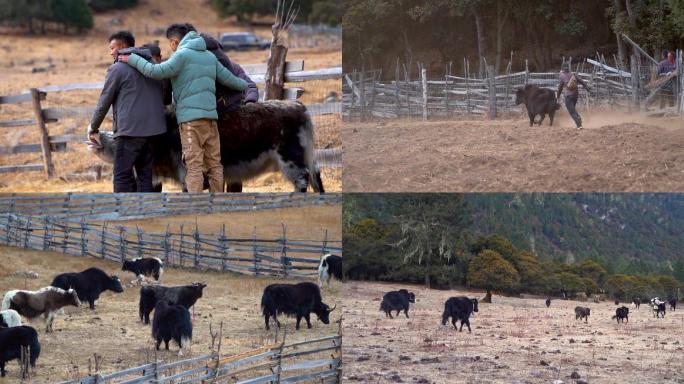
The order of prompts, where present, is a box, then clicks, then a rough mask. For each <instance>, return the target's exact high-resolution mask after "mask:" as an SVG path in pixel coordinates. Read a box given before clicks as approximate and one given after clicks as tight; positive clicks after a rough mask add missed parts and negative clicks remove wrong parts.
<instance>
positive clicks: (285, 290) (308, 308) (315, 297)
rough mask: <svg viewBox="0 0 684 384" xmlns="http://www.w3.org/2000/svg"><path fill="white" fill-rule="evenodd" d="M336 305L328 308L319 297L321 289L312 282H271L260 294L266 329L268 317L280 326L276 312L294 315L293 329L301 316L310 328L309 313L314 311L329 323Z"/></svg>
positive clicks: (325, 322) (324, 322)
mask: <svg viewBox="0 0 684 384" xmlns="http://www.w3.org/2000/svg"><path fill="white" fill-rule="evenodd" d="M336 307H337V306H334V307H332V308H330V307H329V306H328V305H327V304H325V303H324V302H323V300H322V299H321V290H320V288H318V286H317V285H316V284H314V283H309V282H305V283H299V284H271V285H269V286H267V287H266V288H265V289H264V293H263V295H262V296H261V310H262V313H263V315H264V322H265V323H266V329H267V330H268V329H270V327H269V324H268V323H269V318H270V317H273V319H274V320H275V321H276V324H277V325H278V328H280V321H278V314H281V313H284V314H285V315H288V316H295V317H296V318H297V324H296V325H295V329H297V330H298V329H299V323H300V322H301V320H302V318H304V319H305V320H306V326H307V328H311V320H310V314H311V312H313V313H315V314H316V316H318V320H320V321H321V322H323V324H330V312H332V311H334V310H335V308H336Z"/></svg>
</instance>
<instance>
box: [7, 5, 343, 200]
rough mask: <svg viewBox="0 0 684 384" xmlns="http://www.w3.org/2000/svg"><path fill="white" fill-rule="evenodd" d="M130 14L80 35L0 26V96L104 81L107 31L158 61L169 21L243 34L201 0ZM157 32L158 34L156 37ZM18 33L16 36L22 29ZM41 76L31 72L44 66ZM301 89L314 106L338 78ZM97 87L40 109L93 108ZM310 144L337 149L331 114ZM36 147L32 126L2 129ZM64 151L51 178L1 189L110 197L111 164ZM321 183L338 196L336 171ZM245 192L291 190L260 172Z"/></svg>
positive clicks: (58, 130)
mask: <svg viewBox="0 0 684 384" xmlns="http://www.w3.org/2000/svg"><path fill="white" fill-rule="evenodd" d="M139 3H140V5H139V6H137V7H135V8H133V9H129V10H122V11H113V12H106V13H101V14H96V15H95V16H94V23H95V28H94V29H93V30H91V31H88V32H86V33H84V34H83V35H78V36H77V35H70V36H56V35H50V34H48V35H47V36H40V35H39V36H27V35H24V34H20V33H19V32H18V31H15V30H7V29H0V36H3V37H4V39H3V41H2V42H1V43H0V52H2V55H1V56H0V70H1V71H2V74H3V76H2V81H0V95H14V94H18V93H21V92H23V91H25V90H27V89H29V88H32V87H42V86H47V85H57V84H67V83H80V82H99V81H103V80H104V76H105V73H106V71H107V67H108V66H109V65H110V64H111V60H112V59H111V57H110V56H109V44H108V42H107V41H106V40H107V37H108V36H109V34H110V33H112V32H114V31H117V30H120V29H129V30H131V31H132V32H133V33H134V35H135V37H136V43H138V45H141V44H144V43H147V42H153V41H155V40H158V41H159V43H160V47H161V49H162V56H163V57H164V58H167V57H169V56H170V54H171V51H170V49H169V46H168V43H167V40H166V37H165V35H164V34H163V33H164V31H165V29H166V27H167V26H168V25H169V24H171V23H173V22H186V21H187V22H190V23H193V24H194V25H195V27H196V28H197V29H198V30H199V31H201V32H208V33H211V34H214V35H216V34H218V33H220V32H230V31H242V30H245V29H246V27H245V26H242V25H240V24H238V23H237V22H236V21H235V19H234V18H228V19H220V18H219V17H218V16H217V15H216V13H215V12H214V11H213V10H211V9H210V8H209V5H208V4H207V1H205V0H164V1H162V0H147V1H145V0H143V1H140V2H139ZM156 30H160V31H161V34H159V31H156ZM22 32H23V31H22ZM254 33H256V34H257V35H259V36H261V37H264V38H269V39H270V36H271V32H270V28H269V27H257V28H255V29H254ZM229 55H230V57H231V59H232V60H234V61H235V62H237V63H239V64H243V65H245V64H259V63H265V62H266V61H267V60H268V51H250V52H229ZM288 60H304V62H305V63H304V69H305V70H311V69H317V68H327V67H332V66H337V65H340V63H341V62H342V53H341V47H340V46H330V47H313V48H293V49H290V50H289V51H288ZM51 64H52V65H54V67H52V68H49V69H48V70H46V71H44V72H35V73H34V68H35V69H38V70H42V69H47V68H48V67H49V65H51ZM289 86H296V87H303V88H304V89H305V92H304V94H303V95H302V98H301V99H300V100H301V101H302V102H304V103H305V104H312V103H320V102H322V101H323V100H324V99H325V97H326V96H327V94H328V92H330V91H336V92H337V93H338V94H340V93H341V82H340V81H339V80H323V81H312V82H306V83H298V84H290V85H289ZM98 96H99V91H98V90H92V91H69V92H59V93H50V94H49V95H48V97H47V99H46V101H45V102H44V103H43V108H60V107H61V108H64V107H86V106H92V105H94V104H95V103H96V101H97V98H98ZM31 111H32V109H31V105H30V103H23V104H12V105H0V120H13V119H28V118H32V117H33V116H32V112H31ZM88 123H89V119H87V118H85V119H84V118H65V119H63V120H60V121H59V122H57V123H51V124H48V130H49V133H50V135H62V134H85V131H86V127H87V125H88ZM314 124H315V126H316V146H317V147H318V148H331V147H339V145H340V142H341V133H340V125H341V123H340V119H339V117H338V116H335V115H330V116H319V117H314ZM102 129H103V130H111V120H109V119H106V120H105V122H104V123H103V126H102ZM38 142H39V135H38V133H37V129H36V128H35V127H25V128H24V127H20V128H11V129H3V130H2V131H1V132H0V146H11V145H16V144H34V143H38ZM68 147H69V151H68V152H59V153H53V163H54V165H55V173H56V177H54V178H53V179H51V180H48V181H46V180H44V178H43V175H42V173H41V172H29V173H10V174H3V175H2V178H1V180H0V192H111V190H112V185H111V181H110V180H109V177H110V176H111V165H109V164H105V163H104V162H102V161H101V160H99V159H97V158H96V157H95V156H93V155H92V154H90V153H89V152H88V151H87V146H86V145H85V144H82V143H78V142H75V143H69V145H68ZM41 161H42V160H41V157H40V154H39V153H29V154H14V155H0V165H22V164H35V163H41ZM94 165H104V166H105V168H104V179H103V180H101V181H92V177H91V176H90V174H91V173H92V169H93V166H94ZM322 177H323V183H324V185H325V187H326V190H328V191H331V192H333V191H338V192H339V191H341V190H342V184H341V171H340V170H339V169H330V168H325V169H323V174H322ZM164 189H165V191H180V187H179V186H176V185H171V184H168V183H167V184H166V185H165V187H164ZM245 190H246V191H250V192H291V191H292V190H294V188H293V187H292V185H291V184H290V183H289V182H288V181H286V180H285V179H284V178H283V177H282V176H281V175H280V174H279V173H269V174H265V175H263V176H261V177H259V178H256V179H254V180H250V181H249V182H247V183H246V184H245Z"/></svg>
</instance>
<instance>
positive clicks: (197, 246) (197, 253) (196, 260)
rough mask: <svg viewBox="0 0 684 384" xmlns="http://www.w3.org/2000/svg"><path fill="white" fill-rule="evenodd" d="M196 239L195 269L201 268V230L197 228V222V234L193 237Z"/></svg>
mask: <svg viewBox="0 0 684 384" xmlns="http://www.w3.org/2000/svg"><path fill="white" fill-rule="evenodd" d="M192 237H193V238H194V239H195V260H194V262H193V264H194V266H195V268H197V267H199V255H200V235H199V228H198V227H197V221H195V233H194V234H193V236H192Z"/></svg>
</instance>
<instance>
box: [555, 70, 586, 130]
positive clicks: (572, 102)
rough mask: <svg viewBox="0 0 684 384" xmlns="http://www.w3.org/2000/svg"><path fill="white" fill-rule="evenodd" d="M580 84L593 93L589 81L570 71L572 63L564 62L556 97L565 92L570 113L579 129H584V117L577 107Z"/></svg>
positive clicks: (566, 105) (566, 104) (566, 106)
mask: <svg viewBox="0 0 684 384" xmlns="http://www.w3.org/2000/svg"><path fill="white" fill-rule="evenodd" d="M580 84H581V85H582V86H583V87H584V89H586V90H587V92H589V93H590V94H591V90H590V89H589V86H588V85H587V83H585V82H584V80H582V79H581V78H580V77H579V75H577V74H575V73H572V72H571V71H570V63H563V66H562V69H561V73H560V82H559V84H558V93H557V94H556V99H558V98H560V95H561V92H563V95H564V96H565V108H567V110H568V113H570V117H572V120H574V121H575V125H577V129H582V117H581V116H580V114H579V113H578V112H577V109H576V105H577V100H578V99H579V85H580Z"/></svg>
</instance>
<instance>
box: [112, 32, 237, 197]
mask: <svg viewBox="0 0 684 384" xmlns="http://www.w3.org/2000/svg"><path fill="white" fill-rule="evenodd" d="M166 37H167V39H168V40H169V44H170V46H171V50H172V51H173V52H174V53H173V54H172V55H171V57H170V58H169V59H168V60H166V61H165V62H163V63H161V64H152V63H149V62H147V61H145V60H144V59H143V58H141V57H140V56H138V55H135V54H133V55H131V56H129V57H125V56H124V57H122V58H121V60H122V61H124V62H127V63H128V64H129V65H130V66H132V67H134V68H135V69H137V70H138V71H140V73H142V74H143V75H145V76H147V77H151V78H153V79H157V80H162V79H167V78H170V79H171V86H172V87H173V97H174V100H175V101H176V119H177V120H178V124H179V125H180V132H181V145H182V147H183V159H184V161H185V166H186V168H187V174H186V176H185V185H186V187H187V189H188V192H202V190H203V189H204V188H203V187H204V175H203V170H205V169H206V171H207V178H208V179H209V190H210V191H211V192H222V191H223V165H222V164H221V147H220V146H221V143H220V137H219V133H218V127H217V125H216V120H218V114H217V112H216V84H215V83H216V81H218V82H220V83H221V84H223V85H225V86H227V87H230V88H233V89H235V90H238V91H244V90H245V89H246V88H247V83H246V82H245V81H244V80H242V79H240V78H238V77H236V76H235V75H233V74H232V73H230V71H228V70H227V69H225V68H224V67H223V65H221V63H219V62H218V60H216V57H214V55H213V54H211V53H210V52H209V51H207V46H206V44H205V42H204V39H202V37H200V36H199V35H198V34H197V32H195V31H191V30H190V29H189V28H188V25H187V24H172V25H171V26H169V28H168V29H167V30H166Z"/></svg>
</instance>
